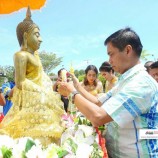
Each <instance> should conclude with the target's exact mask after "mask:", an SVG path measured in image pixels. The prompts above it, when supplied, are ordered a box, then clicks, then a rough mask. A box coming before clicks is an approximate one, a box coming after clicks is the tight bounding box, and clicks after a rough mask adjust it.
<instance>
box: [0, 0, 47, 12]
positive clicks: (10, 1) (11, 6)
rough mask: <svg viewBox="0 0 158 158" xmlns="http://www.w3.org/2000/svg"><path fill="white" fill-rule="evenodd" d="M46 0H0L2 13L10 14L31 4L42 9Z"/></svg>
mask: <svg viewBox="0 0 158 158" xmlns="http://www.w3.org/2000/svg"><path fill="white" fill-rule="evenodd" d="M45 2H46V0H0V14H9V13H12V12H14V11H18V10H19V9H22V8H25V7H28V6H30V8H31V9H40V8H41V7H42V6H43V5H44V4H45Z"/></svg>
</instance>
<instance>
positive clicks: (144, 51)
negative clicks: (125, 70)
mask: <svg viewBox="0 0 158 158" xmlns="http://www.w3.org/2000/svg"><path fill="white" fill-rule="evenodd" d="M151 55H152V54H150V53H148V51H147V50H142V52H141V56H140V58H141V60H144V61H147V60H148V57H149V56H151Z"/></svg>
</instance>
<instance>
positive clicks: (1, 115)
mask: <svg viewBox="0 0 158 158" xmlns="http://www.w3.org/2000/svg"><path fill="white" fill-rule="evenodd" d="M3 118H4V115H3V114H2V113H0V122H1V121H2V120H3Z"/></svg>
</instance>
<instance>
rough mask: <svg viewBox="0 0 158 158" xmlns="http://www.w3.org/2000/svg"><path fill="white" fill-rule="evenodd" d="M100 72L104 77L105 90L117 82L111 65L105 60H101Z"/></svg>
mask: <svg viewBox="0 0 158 158" xmlns="http://www.w3.org/2000/svg"><path fill="white" fill-rule="evenodd" d="M99 71H100V74H101V75H102V76H103V77H104V78H105V79H106V84H105V92H108V91H109V90H110V89H112V87H114V86H115V84H116V83H117V80H118V78H117V77H116V76H115V73H114V70H113V69H112V66H111V65H110V64H109V63H108V62H107V61H105V62H103V63H102V65H101V66H100V68H99Z"/></svg>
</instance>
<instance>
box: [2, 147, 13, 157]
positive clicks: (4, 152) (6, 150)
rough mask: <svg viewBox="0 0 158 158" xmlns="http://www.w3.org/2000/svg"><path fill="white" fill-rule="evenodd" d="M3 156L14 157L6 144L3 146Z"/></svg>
mask: <svg viewBox="0 0 158 158" xmlns="http://www.w3.org/2000/svg"><path fill="white" fill-rule="evenodd" d="M1 151H2V155H3V158H11V157H12V150H11V149H8V148H7V147H6V146H2V147H1Z"/></svg>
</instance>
